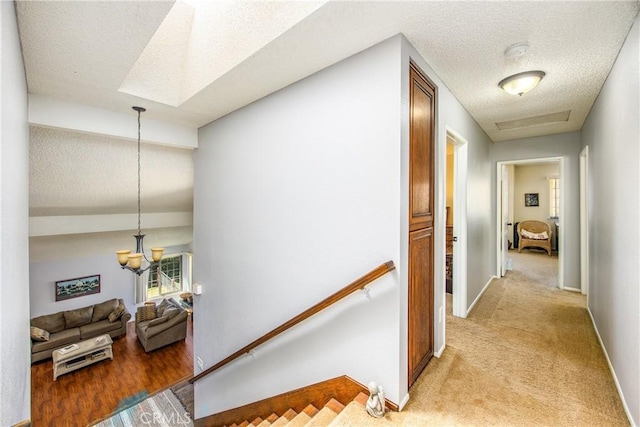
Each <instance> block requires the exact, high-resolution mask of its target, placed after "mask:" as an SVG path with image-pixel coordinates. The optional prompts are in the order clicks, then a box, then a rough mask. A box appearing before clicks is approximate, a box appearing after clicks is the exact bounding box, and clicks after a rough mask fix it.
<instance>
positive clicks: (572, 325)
mask: <svg viewBox="0 0 640 427" xmlns="http://www.w3.org/2000/svg"><path fill="white" fill-rule="evenodd" d="M510 256H511V258H512V259H513V267H514V268H513V271H510V272H508V274H507V275H506V276H505V277H504V278H502V279H500V280H494V281H493V283H492V284H491V285H490V286H489V288H488V289H487V291H486V293H485V294H484V296H483V297H482V298H481V300H480V301H479V303H478V304H477V305H476V307H475V308H474V310H473V311H472V312H471V313H470V315H469V317H468V318H467V319H460V318H456V317H452V316H451V312H450V309H449V310H448V311H449V314H448V315H447V335H446V337H447V348H446V350H445V351H444V353H443V354H442V356H441V357H440V358H439V359H436V358H434V359H432V361H431V362H430V364H429V365H428V366H427V368H426V370H425V372H424V373H423V374H422V376H421V377H420V378H419V380H418V381H417V382H416V384H415V385H414V386H413V387H412V389H411V390H410V395H411V399H410V400H409V403H408V404H407V406H406V407H405V410H404V411H402V412H400V413H391V414H388V415H387V416H386V417H385V418H386V420H387V421H391V422H393V423H394V424H401V425H431V426H432V425H447V426H449V425H474V426H487V425H500V426H512V425H518V426H540V425H548V426H560V425H561V426H571V425H573V426H624V425H629V422H628V419H627V417H626V415H625V413H624V409H623V407H622V404H621V402H620V399H619V396H618V393H617V391H616V388H615V385H614V382H613V378H612V375H611V373H610V371H609V368H608V366H607V362H606V360H605V358H604V354H603V352H602V350H601V348H600V344H599V343H598V339H597V337H596V334H595V331H594V330H593V326H592V324H591V320H590V318H589V314H588V313H587V310H586V308H585V307H586V298H585V297H584V296H583V295H581V294H579V293H575V292H569V291H562V290H559V289H557V288H556V284H557V278H556V274H557V258H556V257H555V256H554V257H549V256H547V255H546V254H543V253H536V252H527V253H525V252H523V253H521V254H518V253H517V252H513V253H510ZM448 297H449V298H450V295H448ZM450 302H451V301H450V300H449V303H450Z"/></svg>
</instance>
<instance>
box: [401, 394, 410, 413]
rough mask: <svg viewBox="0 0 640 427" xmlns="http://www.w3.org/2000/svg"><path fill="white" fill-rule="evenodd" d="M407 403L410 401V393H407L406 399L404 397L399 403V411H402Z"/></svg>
mask: <svg viewBox="0 0 640 427" xmlns="http://www.w3.org/2000/svg"><path fill="white" fill-rule="evenodd" d="M407 403H409V393H407V394H405V395H404V399H402V400H401V401H400V403H399V404H398V412H400V411H402V410H403V409H404V407H405V406H406V405H407Z"/></svg>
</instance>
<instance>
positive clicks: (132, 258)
mask: <svg viewBox="0 0 640 427" xmlns="http://www.w3.org/2000/svg"><path fill="white" fill-rule="evenodd" d="M131 108H133V109H134V110H136V111H137V112H138V234H136V235H134V236H133V237H135V238H136V252H135V253H133V254H132V253H131V251H130V250H122V251H117V252H116V254H117V255H118V262H119V263H120V266H121V267H122V268H126V269H127V270H130V271H132V272H134V273H136V274H137V275H138V276H140V275H141V274H142V273H144V272H145V271H147V270H148V269H149V268H150V267H151V266H152V265H153V264H154V263H157V262H159V261H160V260H161V259H162V252H163V251H164V249H163V248H151V259H152V261H149V259H148V258H147V256H146V255H145V254H144V246H143V244H142V240H143V239H144V236H145V235H144V234H142V231H141V230H140V113H142V112H144V111H146V110H145V109H144V108H142V107H131ZM142 258H144V260H145V261H146V262H147V264H148V265H147V266H146V267H145V268H143V267H142Z"/></svg>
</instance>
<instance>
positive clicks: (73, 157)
mask: <svg viewBox="0 0 640 427" xmlns="http://www.w3.org/2000/svg"><path fill="white" fill-rule="evenodd" d="M140 157H141V193H142V201H141V211H142V212H143V213H145V212H191V211H192V210H193V151H191V150H187V149H180V148H174V147H166V146H160V145H150V144H142V145H141V149H140ZM137 167H138V166H137V145H136V144H132V143H131V142H130V141H126V140H122V139H116V138H109V137H104V136H96V135H88V134H84V133H76V132H71V131H64V130H59V129H48V128H41V127H33V126H32V127H31V132H30V143H29V168H30V172H29V173H30V179H29V215H30V216H58V215H109V214H122V213H136V212H137V209H138V204H137V196H138V186H137ZM136 226H137V224H131V228H132V229H133V228H135V227H136Z"/></svg>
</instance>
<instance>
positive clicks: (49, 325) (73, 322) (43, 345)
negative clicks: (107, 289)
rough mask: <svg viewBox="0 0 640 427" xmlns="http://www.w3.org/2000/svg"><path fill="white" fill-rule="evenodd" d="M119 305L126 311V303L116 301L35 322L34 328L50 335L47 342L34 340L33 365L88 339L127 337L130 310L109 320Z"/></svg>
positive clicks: (32, 324) (32, 349)
mask: <svg viewBox="0 0 640 427" xmlns="http://www.w3.org/2000/svg"><path fill="white" fill-rule="evenodd" d="M119 304H122V306H123V307H124V301H123V300H122V299H117V298H113V299H110V300H108V301H105V302H103V303H100V304H95V305H90V306H87V307H82V308H78V309H75V310H67V311H60V312H58V313H54V314H47V315H45V316H39V317H34V318H33V319H31V326H35V327H37V328H40V329H44V330H45V331H47V332H49V339H48V340H47V341H34V340H33V339H32V341H31V363H35V362H38V361H40V360H45V359H48V358H50V357H51V354H52V353H53V350H55V349H57V348H60V347H64V346H66V345H69V344H72V343H75V342H78V341H82V340H86V339H88V338H92V337H97V336H99V335H103V334H109V335H110V336H111V337H112V338H116V337H119V336H121V335H126V334H127V322H128V321H129V319H131V313H129V312H128V311H127V309H126V307H124V311H123V312H122V315H121V316H120V317H119V318H117V319H115V320H114V321H113V322H111V321H110V320H109V318H108V317H109V314H111V313H112V312H113V311H114V310H115V309H116V308H117V307H118V305H119Z"/></svg>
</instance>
